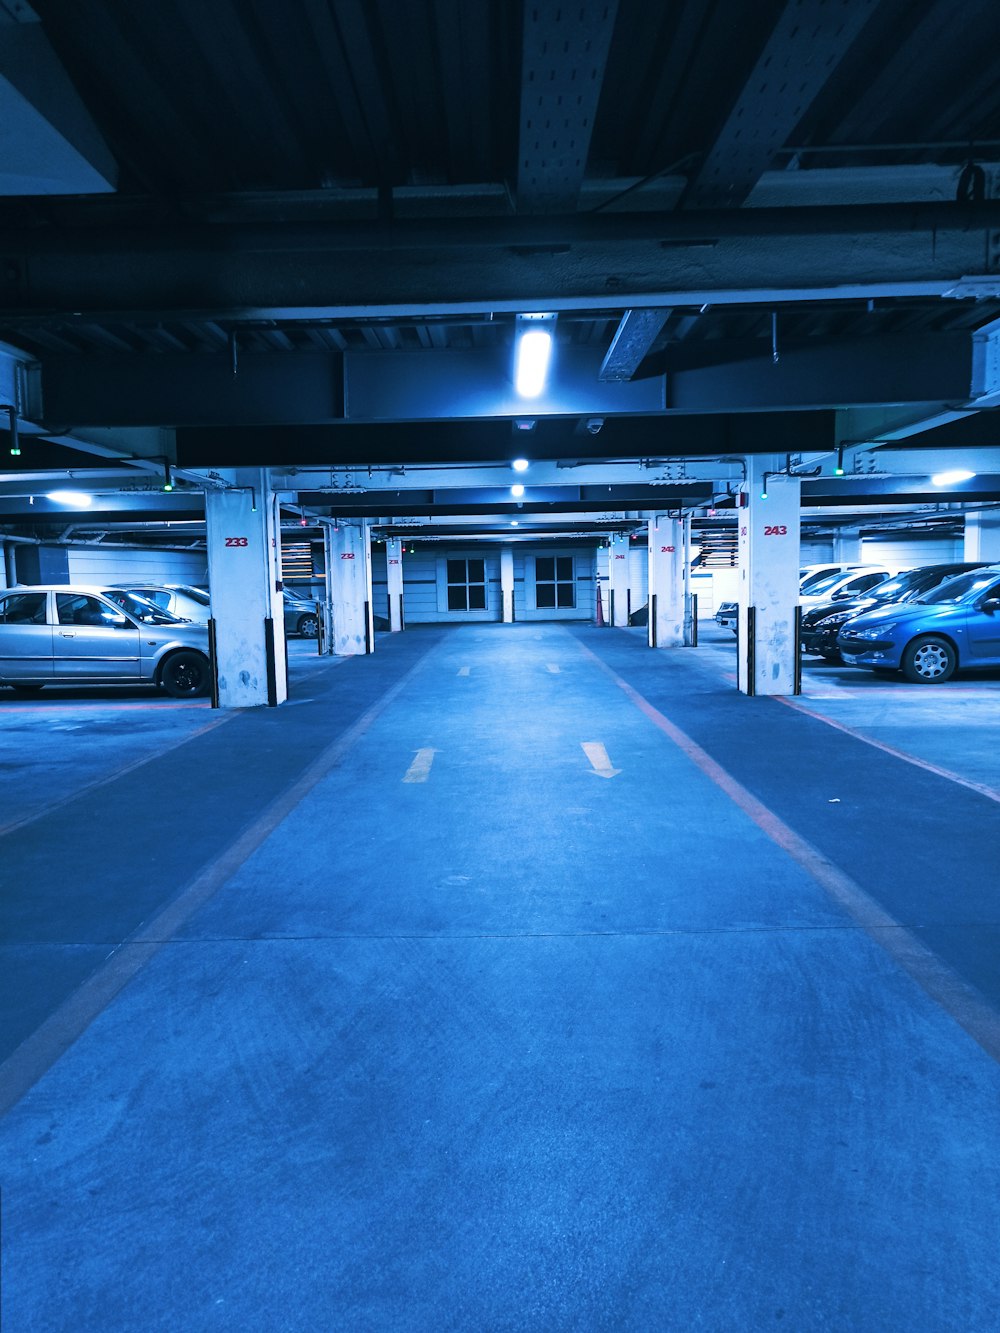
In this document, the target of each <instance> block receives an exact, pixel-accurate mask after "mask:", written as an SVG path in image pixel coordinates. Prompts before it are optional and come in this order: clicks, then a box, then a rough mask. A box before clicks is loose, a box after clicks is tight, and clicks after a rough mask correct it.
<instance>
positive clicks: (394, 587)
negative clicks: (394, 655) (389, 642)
mask: <svg viewBox="0 0 1000 1333" xmlns="http://www.w3.org/2000/svg"><path fill="white" fill-rule="evenodd" d="M385 569H386V584H387V586H388V590H389V629H390V630H391V631H392V633H393V634H397V633H398V632H399V631H400V630H401V629H402V628H403V540H402V538H401V537H390V538H389V539H388V541H387V542H386V544H385Z"/></svg>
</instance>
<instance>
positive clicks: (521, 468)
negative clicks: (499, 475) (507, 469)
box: [511, 458, 529, 472]
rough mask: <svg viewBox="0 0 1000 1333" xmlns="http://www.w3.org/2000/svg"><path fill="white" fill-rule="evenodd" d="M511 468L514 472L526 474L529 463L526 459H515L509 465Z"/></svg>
mask: <svg viewBox="0 0 1000 1333" xmlns="http://www.w3.org/2000/svg"><path fill="white" fill-rule="evenodd" d="M511 467H512V468H513V469H514V471H515V472H527V470H528V467H529V463H528V460H527V459H526V458H515V459H514V461H513V463H511Z"/></svg>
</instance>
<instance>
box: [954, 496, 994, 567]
mask: <svg viewBox="0 0 1000 1333" xmlns="http://www.w3.org/2000/svg"><path fill="white" fill-rule="evenodd" d="M962 559H963V560H968V561H970V562H974V561H976V560H985V561H987V562H988V563H989V564H997V563H1000V512H998V511H997V510H995V509H986V510H980V511H978V512H976V513H969V514H966V516H965V550H964V554H963V556H962Z"/></svg>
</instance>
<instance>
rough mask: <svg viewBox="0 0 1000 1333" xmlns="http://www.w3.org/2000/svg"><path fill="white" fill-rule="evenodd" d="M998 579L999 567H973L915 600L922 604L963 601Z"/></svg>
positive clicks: (973, 596)
mask: <svg viewBox="0 0 1000 1333" xmlns="http://www.w3.org/2000/svg"><path fill="white" fill-rule="evenodd" d="M998 579H1000V569H974V570H972V571H971V572H970V573H968V574H958V575H956V577H955V578H953V579H945V581H944V583H941V584H939V585H938V587H936V588H933V589H932V590H931V591H930V592H926V593H924V595H923V597H918V598H917V601H919V602H920V603H921V604H922V605H924V606H934V605H937V604H940V603H942V602H964V601H967V600H969V599H971V598H975V597H977V596H978V594H979V593H981V592H982V591H983V589H984V588H988V587H989V586H990V584H992V583H996V581H997V580H998Z"/></svg>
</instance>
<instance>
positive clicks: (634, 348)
mask: <svg viewBox="0 0 1000 1333" xmlns="http://www.w3.org/2000/svg"><path fill="white" fill-rule="evenodd" d="M672 313H673V312H672V311H671V309H670V307H669V306H667V307H666V308H664V309H661V310H626V311H625V313H624V315H622V317H621V320H620V321H619V324H618V328H617V329H616V330H615V336H614V337H613V338H612V339H611V346H610V347H609V348H608V352H607V355H606V356H605V358H604V360H603V361H602V362H601V369H600V371H599V372H598V379H601V380H604V381H605V382H606V383H621V382H623V381H625V380H630V379H631V378H632V377H633V375H634V374H635V372H636V371H637V370H638V369H639V367H640V365H641V364H642V362H643V361H644V359H645V358H646V357H647V356H648V355H649V350H650V348H651V347H652V346H653V343H654V342H655V341H656V339H657V336H658V335H659V333H660V330H661V329H662V328H663V326H664V324H666V322H667V320H668V319H669V318H670V316H671V314H672Z"/></svg>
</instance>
